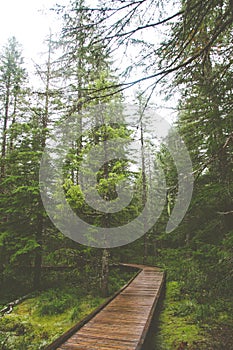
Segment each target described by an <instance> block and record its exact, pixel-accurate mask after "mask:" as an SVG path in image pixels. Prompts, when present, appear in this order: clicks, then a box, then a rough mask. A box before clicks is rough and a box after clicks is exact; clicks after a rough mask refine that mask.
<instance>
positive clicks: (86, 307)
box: [0, 269, 134, 350]
mask: <svg viewBox="0 0 233 350" xmlns="http://www.w3.org/2000/svg"><path fill="white" fill-rule="evenodd" d="M133 274H134V273H131V272H130V273H128V272H122V271H121V270H117V269H114V271H111V274H110V281H109V291H110V294H113V293H114V292H115V291H117V290H118V289H119V288H120V287H122V286H123V285H124V284H125V282H126V281H128V280H129V279H130V278H131V277H132V276H133ZM71 282H72V283H71ZM95 287H96V288H94V284H93V285H92V286H91V287H90V288H89V289H88V288H87V285H85V284H81V283H80V280H79V281H77V282H76V283H74V282H73V281H72V280H71V281H69V280H68V281H66V283H64V284H61V283H60V285H59V286H56V287H50V288H47V289H46V290H43V291H40V292H36V293H34V294H32V295H31V297H30V298H28V299H27V300H25V301H24V302H22V303H21V304H19V305H17V306H16V307H15V308H14V310H13V312H12V313H11V314H9V315H5V316H4V317H1V318H0V350H41V349H44V348H45V346H46V345H48V344H49V343H51V342H52V341H53V340H54V339H56V338H57V337H58V336H59V335H61V334H63V333H64V332H65V331H66V330H68V329H69V328H71V327H72V326H73V325H74V324H76V323H77V322H78V321H80V320H82V319H83V318H84V317H85V316H87V315H88V314H89V313H91V312H92V311H93V310H94V309H95V308H96V307H97V306H99V305H100V304H102V303H103V302H104V300H105V299H104V298H101V297H100V295H99V290H98V288H97V285H96V286H95ZM5 298H6V297H5Z"/></svg>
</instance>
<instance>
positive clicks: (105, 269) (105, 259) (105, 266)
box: [101, 248, 109, 298]
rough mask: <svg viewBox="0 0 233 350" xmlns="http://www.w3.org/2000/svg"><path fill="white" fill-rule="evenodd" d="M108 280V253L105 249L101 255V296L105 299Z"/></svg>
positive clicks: (107, 291) (107, 290)
mask: <svg viewBox="0 0 233 350" xmlns="http://www.w3.org/2000/svg"><path fill="white" fill-rule="evenodd" d="M108 279H109V251H108V250H107V249H106V248H105V249H104V250H103V255H102V270H101V295H102V296H103V297H104V298H105V297H107V296H108V293H109V289H108Z"/></svg>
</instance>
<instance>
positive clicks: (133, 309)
mask: <svg viewBox="0 0 233 350" xmlns="http://www.w3.org/2000/svg"><path fill="white" fill-rule="evenodd" d="M126 266H131V267H136V268H139V269H141V272H140V273H139V274H138V275H137V276H136V277H135V278H134V279H133V281H132V282H131V283H130V284H129V285H128V286H127V287H126V288H125V289H123V290H122V291H121V292H120V294H118V295H117V296H116V297H115V298H114V299H113V300H111V301H110V302H109V303H108V304H107V305H106V306H105V307H104V308H103V309H102V310H101V311H100V312H98V313H97V314H96V315H95V316H94V317H93V318H91V319H90V320H89V322H88V323H86V324H84V325H83V326H82V327H81V328H80V329H79V330H78V331H77V332H76V333H75V334H73V335H72V336H71V337H70V338H69V339H68V340H66V341H65V342H64V343H63V344H62V345H59V346H58V347H56V349H58V350H68V349H69V350H73V349H74V350H75V349H77V350H78V349H79V350H97V349H98V350H111V349H112V350H114V349H115V350H139V349H141V348H142V346H143V343H144V341H145V338H146V335H147V332H148V329H149V326H150V323H151V320H152V317H153V313H154V310H155V307H156V304H157V301H158V298H159V296H160V292H161V288H162V285H163V282H164V273H163V272H161V271H160V270H159V269H158V268H156V267H148V266H143V265H132V264H131V265H129V264H127V265H126Z"/></svg>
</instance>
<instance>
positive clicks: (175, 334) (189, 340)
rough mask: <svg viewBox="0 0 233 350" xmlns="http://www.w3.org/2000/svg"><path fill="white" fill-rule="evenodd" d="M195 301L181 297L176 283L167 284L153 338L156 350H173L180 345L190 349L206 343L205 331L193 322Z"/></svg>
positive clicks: (195, 308)
mask: <svg viewBox="0 0 233 350" xmlns="http://www.w3.org/2000/svg"><path fill="white" fill-rule="evenodd" d="M197 308H198V305H197V303H196V302H195V300H190V299H188V298H187V296H185V295H184V296H182V293H181V285H180V284H179V283H178V282H175V281H171V282H167V290H166V297H165V302H164V306H163V310H162V312H161V316H160V319H159V329H158V331H157V335H156V338H155V343H156V350H173V349H177V348H178V347H179V346H180V345H181V344H183V346H185V347H184V348H185V349H189V348H190V349H191V348H192V347H193V345H195V344H198V343H199V344H203V342H205V341H206V336H205V331H204V329H203V328H201V326H200V325H199V324H198V323H197V322H195V315H196V310H197Z"/></svg>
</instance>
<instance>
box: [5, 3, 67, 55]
mask: <svg viewBox="0 0 233 350" xmlns="http://www.w3.org/2000/svg"><path fill="white" fill-rule="evenodd" d="M56 3H59V4H66V3H68V0H57V1H56V0H2V1H1V5H0V47H2V45H4V44H6V42H7V39H8V38H9V37H11V36H15V37H16V39H17V41H18V42H19V43H20V44H22V46H23V56H24V57H25V58H26V60H28V59H34V60H35V59H36V57H37V56H38V55H39V54H40V53H41V50H42V45H43V41H44V40H45V38H46V36H48V34H49V29H50V28H51V29H52V30H53V29H54V30H55V29H56V28H58V20H57V18H56V14H55V13H53V11H49V9H50V8H51V7H53V6H54V5H55V4H56Z"/></svg>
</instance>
